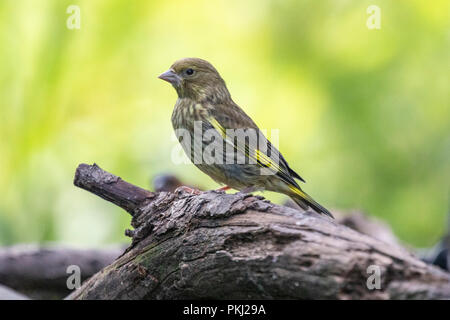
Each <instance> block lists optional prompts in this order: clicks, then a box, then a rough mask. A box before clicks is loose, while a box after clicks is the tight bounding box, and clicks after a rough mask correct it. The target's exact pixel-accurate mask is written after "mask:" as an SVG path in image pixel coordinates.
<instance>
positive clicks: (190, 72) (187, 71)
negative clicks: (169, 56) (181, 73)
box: [186, 68, 194, 76]
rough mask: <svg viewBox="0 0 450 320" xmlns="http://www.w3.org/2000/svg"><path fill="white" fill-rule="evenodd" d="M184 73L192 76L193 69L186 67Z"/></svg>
mask: <svg viewBox="0 0 450 320" xmlns="http://www.w3.org/2000/svg"><path fill="white" fill-rule="evenodd" d="M186 74H187V75H188V76H192V75H193V74H194V69H191V68H189V69H186Z"/></svg>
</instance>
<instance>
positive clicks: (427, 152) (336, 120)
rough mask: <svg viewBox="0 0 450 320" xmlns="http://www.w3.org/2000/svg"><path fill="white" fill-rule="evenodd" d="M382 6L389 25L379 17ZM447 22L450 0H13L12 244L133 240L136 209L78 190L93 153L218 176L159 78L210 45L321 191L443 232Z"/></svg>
mask: <svg viewBox="0 0 450 320" xmlns="http://www.w3.org/2000/svg"><path fill="white" fill-rule="evenodd" d="M71 4H75V5H79V6H80V8H81V28H80V29H79V30H76V29H75V30H70V29H68V28H67V27H66V20H67V19H68V17H69V14H67V13H66V9H67V7H68V6H69V5H71ZM372 4H374V5H377V6H379V7H380V8H381V29H380V30H369V29H368V28H367V26H366V20H367V19H368V17H369V16H368V14H367V13H366V9H367V7H368V6H369V5H372ZM449 30H450V2H449V1H447V0H442V1H438V0H433V1H432V2H429V1H412V0H404V1H400V0H398V1H392V0H389V1H388V0H385V1H382V0H371V1H364V0H349V1H334V0H328V1H324V0H311V1H294V0H291V1H268V0H253V1H198V0H190V1H148V0H141V1H140V0H129V1H126V0H120V1H119V0H85V1H80V0H79V1H76V0H70V1H66V0H1V1H0V45H1V50H0V70H1V72H0V119H1V126H0V195H1V197H0V199H1V200H0V244H11V243H16V242H45V241H58V242H65V243H73V244H78V245H89V246H100V245H103V244H106V243H111V242H117V241H127V240H126V238H125V236H124V235H123V231H124V229H125V228H126V227H128V225H129V217H128V215H127V214H125V213H124V212H122V211H121V210H120V209H118V208H117V207H115V206H113V205H111V204H108V203H106V202H105V201H103V200H101V199H98V198H96V197H94V196H93V195H91V194H89V193H87V192H85V191H82V190H79V189H77V188H75V187H74V186H73V185H72V180H73V174H74V171H75V168H76V167H77V165H78V164H79V163H81V162H86V163H93V162H96V163H98V164H99V165H100V166H102V167H103V168H104V169H106V170H108V171H110V172H113V173H115V174H117V175H119V176H121V177H123V178H124V179H125V180H127V181H130V182H132V183H135V184H137V185H140V186H142V187H146V188H148V187H149V185H150V179H151V177H153V176H154V175H156V174H158V173H164V172H172V173H175V174H176V175H178V176H179V177H180V178H182V179H183V180H184V181H188V182H189V183H191V184H198V185H201V186H203V187H204V188H215V187H217V186H216V184H215V183H214V182H212V181H211V180H210V179H209V178H208V177H207V176H205V175H204V174H202V173H201V172H200V171H198V170H197V169H196V168H195V167H194V166H193V165H175V164H174V163H173V162H172V161H171V157H172V152H173V149H174V147H175V146H176V144H177V142H176V141H175V140H174V137H173V133H172V128H171V123H170V116H171V112H172V107H173V105H174V103H175V99H176V93H175V91H174V90H173V89H172V88H171V87H170V86H169V85H167V84H166V83H164V82H162V81H161V80H159V79H157V75H158V74H160V73H161V72H163V71H165V70H166V69H167V68H168V67H169V66H170V64H172V62H173V61H175V60H176V59H179V58H182V57H201V58H204V59H207V60H209V61H211V62H212V63H213V64H214V65H215V66H216V67H217V68H218V70H219V71H220V72H221V74H222V76H223V77H224V79H225V80H226V81H227V84H228V87H229V89H230V91H231V93H232V96H233V97H234V100H235V101H236V102H237V103H238V104H240V105H241V106H242V107H243V108H244V109H245V110H246V111H247V113H248V114H249V115H250V116H251V117H252V118H253V119H254V120H255V121H256V122H257V123H258V124H259V125H260V127H261V128H266V129H269V130H270V129H279V130H280V131H279V133H280V137H279V141H280V149H281V151H282V152H283V154H284V155H285V157H286V158H287V159H288V161H289V163H290V164H291V167H293V168H294V169H295V170H296V171H298V172H299V173H300V174H301V175H302V176H303V177H304V178H305V179H306V180H307V182H308V183H307V184H306V185H305V190H307V191H308V193H310V194H311V195H313V196H314V197H315V198H316V199H317V200H318V201H319V202H320V203H322V204H323V205H324V206H326V207H329V208H336V209H343V210H347V209H361V210H364V211H365V212H367V213H369V214H371V215H374V216H377V217H379V218H381V219H383V220H385V221H386V222H388V223H389V224H390V225H391V226H392V228H393V230H394V231H395V233H396V234H397V235H398V236H399V237H400V238H401V239H402V240H403V241H405V242H408V243H410V244H412V245H417V246H427V245H431V244H433V243H434V242H435V241H437V240H438V239H439V237H441V236H442V234H443V232H444V231H445V227H446V223H445V221H446V212H447V211H448V197H449V181H450V101H449V86H450V81H449V74H450V73H449V71H450V31H449ZM264 195H265V196H267V197H268V198H270V199H271V200H273V201H275V202H281V201H283V200H284V198H283V197H282V196H279V195H276V194H272V193H265V194H264Z"/></svg>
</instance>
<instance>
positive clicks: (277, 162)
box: [206, 105, 304, 188]
mask: <svg viewBox="0 0 450 320" xmlns="http://www.w3.org/2000/svg"><path fill="white" fill-rule="evenodd" d="M214 110H215V112H214V113H212V112H209V114H208V118H207V119H206V120H207V121H208V122H209V123H210V124H211V126H212V127H214V128H215V129H216V130H217V131H218V132H219V133H220V134H221V135H222V137H223V138H224V140H225V141H227V143H230V144H232V145H233V146H234V148H235V150H237V151H238V152H241V153H243V154H244V155H245V156H247V157H249V158H251V159H253V160H254V161H255V162H256V164H257V165H259V166H261V167H264V168H267V169H269V170H272V171H273V172H274V173H275V174H276V175H277V176H278V177H279V178H281V179H282V180H283V181H285V182H286V183H287V184H288V185H291V186H293V187H295V188H300V187H299V186H298V184H297V183H296V182H295V180H294V178H297V179H300V180H301V181H303V182H304V180H303V179H302V178H301V177H300V176H299V175H298V174H297V173H296V172H295V171H294V170H292V169H291V168H290V167H289V165H288V163H287V161H286V160H285V159H284V157H283V156H282V155H281V153H280V152H279V151H278V150H277V149H276V148H275V147H274V146H273V145H272V144H271V143H270V141H269V140H268V139H267V138H266V137H265V136H264V135H263V134H262V132H261V131H260V130H259V128H258V126H257V125H256V124H255V123H254V122H253V120H252V119H251V118H250V117H249V116H248V115H247V114H245V112H244V111H243V110H242V109H240V108H239V107H238V106H236V105H226V106H225V105H219V106H217V105H216V106H214ZM227 129H255V130H256V131H257V134H258V135H259V137H258V139H262V141H258V144H256V146H255V144H250V145H249V144H248V143H244V145H242V144H239V143H237V141H235V139H230V138H229V137H228V136H227V132H226V130H227ZM260 142H261V143H262V144H263V145H264V148H261V147H260V144H259V143H260ZM252 149H254V150H252Z"/></svg>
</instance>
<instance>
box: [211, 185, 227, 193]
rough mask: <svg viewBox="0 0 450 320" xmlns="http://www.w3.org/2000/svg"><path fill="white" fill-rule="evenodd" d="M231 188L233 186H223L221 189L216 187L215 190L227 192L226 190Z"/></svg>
mask: <svg viewBox="0 0 450 320" xmlns="http://www.w3.org/2000/svg"><path fill="white" fill-rule="evenodd" d="M230 189H231V187H229V186H223V187H221V188H219V189H216V190H214V191H215V192H225V191H227V190H230Z"/></svg>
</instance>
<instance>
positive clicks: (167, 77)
mask: <svg viewBox="0 0 450 320" xmlns="http://www.w3.org/2000/svg"><path fill="white" fill-rule="evenodd" d="M158 78H160V79H161V80H164V81H167V82H169V83H171V84H172V85H174V86H178V85H180V83H181V78H180V76H179V75H177V74H176V73H175V71H173V70H172V69H169V70H167V71H166V72H164V73H161V74H160V75H159V76H158Z"/></svg>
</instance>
